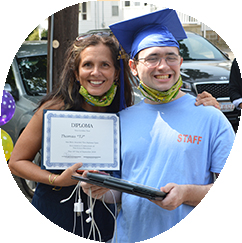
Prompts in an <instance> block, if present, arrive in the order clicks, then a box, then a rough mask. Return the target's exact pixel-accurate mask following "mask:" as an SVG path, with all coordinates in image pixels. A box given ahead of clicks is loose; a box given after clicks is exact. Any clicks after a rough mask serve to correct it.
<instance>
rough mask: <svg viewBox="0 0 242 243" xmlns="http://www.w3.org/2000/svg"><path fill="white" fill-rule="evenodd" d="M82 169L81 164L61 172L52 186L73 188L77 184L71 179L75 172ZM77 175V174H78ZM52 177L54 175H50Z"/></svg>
mask: <svg viewBox="0 0 242 243" xmlns="http://www.w3.org/2000/svg"><path fill="white" fill-rule="evenodd" d="M80 167H82V163H77V164H74V165H72V166H71V167H69V168H68V169H66V170H65V171H63V172H62V173H61V174H60V175H59V176H58V177H57V178H56V179H55V181H54V183H53V186H59V187H65V186H73V185H76V184H77V183H78V181H77V180H73V179H71V176H72V175H73V174H76V173H77V172H76V171H77V170H78V169H79V168H80ZM78 175H79V174H78ZM52 177H54V175H52Z"/></svg>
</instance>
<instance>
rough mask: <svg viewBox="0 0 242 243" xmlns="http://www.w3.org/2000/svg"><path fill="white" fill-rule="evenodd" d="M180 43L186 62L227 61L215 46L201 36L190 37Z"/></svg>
mask: <svg viewBox="0 0 242 243" xmlns="http://www.w3.org/2000/svg"><path fill="white" fill-rule="evenodd" d="M179 43H180V53H181V56H182V57H183V58H184V60H226V58H225V57H224V56H223V55H222V53H221V52H220V51H219V50H218V49H217V48H216V47H215V46H213V45H212V44H211V43H210V42H209V41H207V40H206V39H204V38H203V37H201V36H199V35H195V34H194V35H188V38H187V39H184V40H182V41H179Z"/></svg>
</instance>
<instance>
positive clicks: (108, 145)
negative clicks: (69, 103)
mask: <svg viewBox="0 0 242 243" xmlns="http://www.w3.org/2000/svg"><path fill="white" fill-rule="evenodd" d="M78 162H82V163H83V166H82V167H81V168H80V169H81V170H119V165H120V137H119V117H118V116H117V115H116V114H113V113H99V112H98V113H95V112H81V111H60V110H44V114H43V140H42V164H41V167H42V168H43V169H47V170H65V169H67V168H68V167H70V166H72V165H73V164H75V163H78Z"/></svg>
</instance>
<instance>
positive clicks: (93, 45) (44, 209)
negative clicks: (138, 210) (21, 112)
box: [9, 33, 133, 241]
mask: <svg viewBox="0 0 242 243" xmlns="http://www.w3.org/2000/svg"><path fill="white" fill-rule="evenodd" d="M119 50H120V49H119V44H118V42H117V41H116V40H115V39H114V38H112V37H110V36H107V34H105V33H98V34H95V35H87V36H81V37H78V38H77V39H76V41H75V42H74V43H73V44H72V46H71V47H70V48H69V50H68V52H67V60H66V62H65V66H64V69H63V72H62V75H61V79H60V83H59V86H58V87H56V89H55V90H54V91H53V92H51V93H49V94H48V95H47V96H45V97H44V98H43V99H42V101H41V102H40V105H39V106H38V108H37V110H36V112H35V114H34V116H33V118H32V119H31V121H30V122H29V124H28V126H27V127H26V129H25V130H24V131H23V133H22V134H21V136H20V138H19V139H18V141H17V143H16V145H15V147H14V151H13V152H12V156H11V159H10V161H9V168H10V170H11V172H12V173H13V174H15V175H17V176H20V177H22V178H25V179H28V180H32V181H37V182H39V183H38V185H37V188H36V192H35V194H34V197H33V201H32V204H33V205H34V206H35V207H36V208H37V209H38V210H39V211H40V212H41V213H42V214H43V215H45V216H46V217H47V218H48V219H50V220H51V221H52V222H54V223H55V224H57V225H58V226H60V227H62V228H63V229H65V230H67V231H69V232H74V233H75V234H77V235H79V236H84V237H85V238H87V237H88V234H89V231H90V224H88V223H86V218H87V217H88V215H86V214H83V216H84V219H83V222H84V232H82V230H81V222H80V221H81V220H77V222H76V227H74V226H75V225H74V218H75V216H74V212H73V205H74V200H75V197H72V198H71V199H70V200H69V201H68V202H66V203H64V204H60V201H61V200H62V199H65V198H68V197H69V196H70V194H71V192H72V191H73V190H74V188H75V185H76V184H77V181H75V180H73V179H71V175H72V174H73V173H75V172H76V170H77V169H78V168H80V167H81V165H82V164H81V163H78V164H75V165H73V166H71V167H70V168H68V169H66V170H65V171H46V170H42V169H40V167H38V166H37V165H35V164H34V163H32V160H33V158H34V157H35V155H36V153H37V152H38V151H39V150H40V149H41V141H42V122H43V119H42V116H43V110H44V109H51V110H71V111H89V112H114V113H116V112H118V111H119V110H120V109H122V108H124V107H125V106H130V105H132V102H133V99H132V92H131V84H130V82H129V80H132V75H131V73H130V70H129V68H128V66H127V64H126V63H123V65H124V66H123V70H124V72H123V73H122V72H121V70H120V62H123V60H120V58H121V54H120V51H119ZM97 53H98V55H97ZM120 74H123V75H124V76H123V77H124V78H121V80H122V82H120V79H119V77H120V76H121V77H122V75H120ZM124 87H125V91H124ZM103 98H105V99H103ZM26 145H27V146H26ZM81 197H82V201H83V203H84V207H85V208H84V210H86V209H87V205H88V203H87V196H86V194H84V193H83V192H81ZM109 206H110V208H111V209H112V206H113V205H109ZM94 214H95V222H96V224H97V226H98V228H99V230H100V233H101V236H102V241H107V240H109V239H111V238H112V234H113V218H112V216H111V214H110V213H109V212H108V210H107V209H106V208H105V207H104V206H103V204H102V202H100V201H97V202H96V204H95V212H94ZM78 219H79V218H78ZM73 228H74V230H73ZM95 237H96V239H98V235H96V236H95ZM91 239H92V237H91Z"/></svg>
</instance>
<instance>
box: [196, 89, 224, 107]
mask: <svg viewBox="0 0 242 243" xmlns="http://www.w3.org/2000/svg"><path fill="white" fill-rule="evenodd" d="M202 104H203V105H204V106H214V107H216V108H217V109H219V110H220V105H219V103H218V101H217V100H216V99H215V98H214V97H213V96H212V95H211V94H210V93H208V92H206V91H203V92H202V93H201V94H198V95H197V98H196V103H195V105H197V106H199V105H202Z"/></svg>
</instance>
